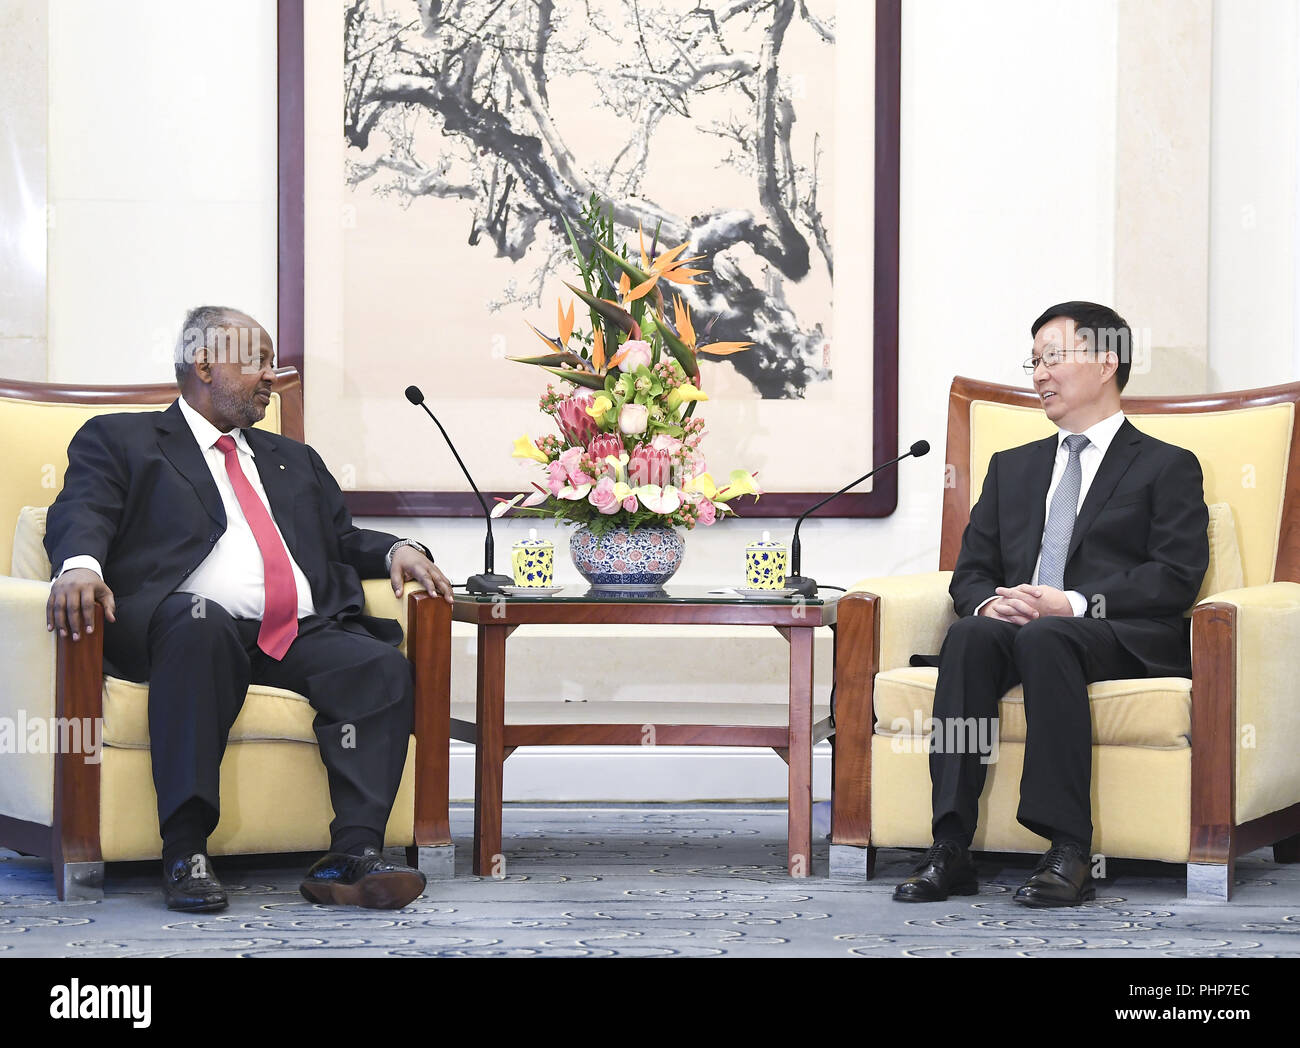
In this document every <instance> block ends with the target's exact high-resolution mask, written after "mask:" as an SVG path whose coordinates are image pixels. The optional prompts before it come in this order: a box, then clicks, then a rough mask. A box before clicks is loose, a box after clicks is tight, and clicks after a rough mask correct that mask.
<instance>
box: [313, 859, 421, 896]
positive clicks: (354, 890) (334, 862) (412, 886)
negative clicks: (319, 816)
mask: <svg viewBox="0 0 1300 1048" xmlns="http://www.w3.org/2000/svg"><path fill="white" fill-rule="evenodd" d="M424 885H425V876H424V874H422V873H421V872H420V871H419V870H415V869H412V868H411V867H410V866H403V865H401V864H400V863H395V862H389V861H388V860H387V859H385V858H384V856H383V854H382V853H381V852H380V851H379V849H377V848H367V849H366V850H365V852H364V853H362V854H361V855H343V854H341V853H339V852H328V853H327V854H326V855H324V856H323V857H322V858H321V859H320V861H319V862H317V863H316V865H315V866H313V867H312V868H311V869H310V870H308V871H307V876H306V878H305V879H304V880H303V882H302V884H301V885H300V886H299V888H298V890H299V891H301V892H302V897H303V898H304V899H306V900H307V901H308V902H319V903H325V904H326V905H329V906H365V907H366V908H368V909H371V910H400V909H401V908H402V907H403V906H406V905H408V904H409V903H411V902H413V901H414V900H415V899H416V898H417V897H418V896H419V894H420V893H421V892H422V891H424Z"/></svg>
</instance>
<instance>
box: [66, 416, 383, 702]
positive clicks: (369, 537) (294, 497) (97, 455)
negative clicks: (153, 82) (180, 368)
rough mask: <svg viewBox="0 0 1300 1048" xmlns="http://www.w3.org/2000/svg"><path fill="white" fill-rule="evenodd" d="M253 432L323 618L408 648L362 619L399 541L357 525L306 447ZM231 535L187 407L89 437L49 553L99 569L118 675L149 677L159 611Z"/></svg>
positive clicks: (270, 492) (264, 475)
mask: <svg viewBox="0 0 1300 1048" xmlns="http://www.w3.org/2000/svg"><path fill="white" fill-rule="evenodd" d="M243 432H244V437H245V438H246V439H247V440H248V443H249V446H250V447H251V448H252V449H253V452H254V459H253V461H254V462H255V463H256V464H257V472H258V474H259V475H260V477H261V479H262V486H263V487H264V488H265V489H266V495H267V499H268V501H269V502H270V504H271V513H272V515H273V516H274V518H275V522H276V524H278V525H279V527H280V531H281V533H282V534H283V535H284V540H285V543H286V544H287V545H288V547H289V551H290V553H291V554H292V555H293V559H294V560H295V561H297V563H298V566H299V567H300V568H302V571H303V574H304V575H306V576H307V581H308V582H309V583H310V584H311V595H312V600H313V601H314V602H315V605H316V612H317V614H319V615H322V616H325V617H327V618H332V619H336V620H344V621H348V622H355V623H356V624H357V625H359V626H361V627H364V628H365V630H366V631H367V632H369V633H371V634H372V635H373V636H375V637H378V638H379V639H381V640H384V641H387V642H389V643H392V644H397V643H399V642H400V640H401V627H400V626H398V624H397V623H396V622H394V621H392V620H391V619H379V618H372V617H369V616H363V615H362V614H361V609H362V607H363V605H364V596H363V593H362V589H361V579H363V578H381V577H384V576H386V575H387V574H388V569H387V568H386V566H385V563H384V561H385V555H386V554H387V553H388V550H389V549H390V548H392V545H393V543H394V542H396V541H397V538H396V537H395V536H393V535H388V534H386V533H384V532H380V531H367V530H364V529H361V528H358V527H356V526H354V525H353V523H352V517H351V515H350V514H349V513H348V510H347V507H346V506H345V505H344V502H343V493H342V492H341V491H340V490H339V486H338V484H337V483H336V482H335V480H334V478H333V477H332V476H330V473H329V471H328V470H327V469H326V468H325V464H324V463H323V462H322V461H321V459H320V456H319V455H317V454H316V452H315V451H313V450H312V449H311V448H310V447H308V446H307V445H306V444H300V443H299V442H298V441H296V440H290V439H289V438H288V437H282V436H278V435H276V434H273V433H266V432H263V431H262V430H258V429H246V430H244V431H243ZM225 530H226V514H225V509H224V507H223V506H222V503H221V496H220V494H219V493H218V492H217V486H216V484H215V483H214V482H213V480H212V474H211V472H210V471H209V469H208V466H207V463H206V462H205V461H204V458H203V453H202V452H201V451H200V450H199V445H198V442H197V441H196V440H195V439H194V434H193V432H192V431H191V430H190V427H189V424H188V423H187V422H186V421H185V416H184V415H182V414H181V409H180V406H179V404H172V406H171V407H169V408H168V409H167V410H166V411H154V412H115V413H112V414H107V415H99V416H97V417H95V418H92V419H91V420H90V421H89V422H87V423H86V424H85V425H84V426H82V427H81V429H79V430H78V431H77V434H76V436H74V437H73V438H72V443H71V444H69V445H68V472H67V475H66V476H65V478H64V482H63V490H62V491H60V492H59V496H58V498H57V499H55V500H54V504H53V505H51V506H50V510H49V516H48V519H47V522H46V533H45V548H46V550H47V552H48V553H49V555H50V564H51V565H52V567H53V569H54V571H55V572H57V571H58V570H59V568H60V567H61V566H62V564H63V562H64V561H65V560H66V559H67V558H68V557H73V556H77V555H83V554H84V555H89V556H92V557H95V558H96V559H97V560H98V561H99V563H100V565H101V566H102V567H103V569H104V581H105V582H106V583H108V585H109V588H110V589H112V590H113V596H114V598H115V600H116V604H117V611H116V616H117V622H115V623H106V624H105V629H104V654H105V657H106V659H107V660H108V661H109V662H110V663H111V665H112V667H113V669H114V670H115V671H116V672H117V673H119V674H122V675H124V676H129V677H131V678H133V679H136V680H145V679H147V677H148V666H149V659H148V652H147V650H146V649H147V645H146V641H147V635H148V629H149V621H150V619H151V618H152V617H153V614H154V611H155V610H156V609H157V607H158V604H159V603H160V602H161V601H162V600H163V598H164V597H166V596H167V595H168V594H170V593H173V592H175V590H176V588H177V587H178V586H180V585H181V584H182V583H183V582H184V581H185V579H186V578H188V577H189V575H190V574H191V573H192V572H193V571H194V570H195V569H196V568H198V566H199V565H200V564H201V563H202V562H203V560H204V558H206V557H207V555H208V554H209V553H210V552H211V551H212V547H213V546H214V545H215V544H216V542H217V540H218V539H219V538H221V536H222V535H223V534H224V533H225Z"/></svg>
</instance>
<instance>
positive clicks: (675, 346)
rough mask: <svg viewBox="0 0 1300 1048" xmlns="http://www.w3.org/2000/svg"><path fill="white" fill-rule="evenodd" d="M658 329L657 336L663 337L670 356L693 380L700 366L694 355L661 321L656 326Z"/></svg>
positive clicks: (675, 333) (666, 324)
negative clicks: (670, 353)
mask: <svg viewBox="0 0 1300 1048" xmlns="http://www.w3.org/2000/svg"><path fill="white" fill-rule="evenodd" d="M658 329H659V334H661V335H663V337H664V343H665V345H667V346H668V349H669V350H670V351H671V352H672V355H673V356H674V357H676V358H677V363H679V364H680V365H681V366H682V370H683V371H685V372H686V374H687V375H688V376H689V377H691V378H695V376H696V375H698V374H699V373H700V365H699V364H698V363H697V362H696V360H695V354H694V353H692V352H691V347H690V346H688V345H687V344H686V343H685V342H683V341H682V340H681V339H680V338H679V337H678V335H677V332H675V331H673V329H672V328H671V327H669V326H668V323H667V322H666V321H661V322H660V323H659V325H658Z"/></svg>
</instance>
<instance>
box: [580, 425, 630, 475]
mask: <svg viewBox="0 0 1300 1048" xmlns="http://www.w3.org/2000/svg"><path fill="white" fill-rule="evenodd" d="M587 454H588V455H589V456H590V457H591V461H592V463H593V465H594V466H595V467H596V469H597V470H598V471H599V472H601V473H602V474H605V473H608V474H611V475H612V474H613V472H614V469H613V467H612V466H610V464H609V463H608V462H606V461H605V459H606V458H607V457H609V456H611V455H612V456H613V457H614V458H618V457H619V455H621V454H623V441H621V440H620V439H619V438H618V437H617V436H615V435H614V434H613V433H602V434H601V435H600V436H599V437H596V438H595V439H594V440H593V441H592V442H591V443H590V444H588V445H587Z"/></svg>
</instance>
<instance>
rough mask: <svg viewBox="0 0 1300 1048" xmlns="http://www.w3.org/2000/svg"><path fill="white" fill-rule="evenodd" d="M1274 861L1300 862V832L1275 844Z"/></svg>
mask: <svg viewBox="0 0 1300 1048" xmlns="http://www.w3.org/2000/svg"><path fill="white" fill-rule="evenodd" d="M1273 861H1274V862H1300V833H1297V834H1295V835H1294V836H1291V837H1287V838H1285V839H1283V840H1280V841H1278V842H1277V843H1276V844H1274V845H1273Z"/></svg>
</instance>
